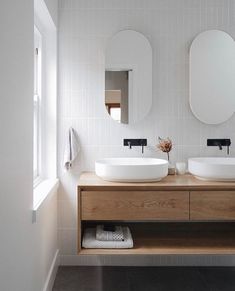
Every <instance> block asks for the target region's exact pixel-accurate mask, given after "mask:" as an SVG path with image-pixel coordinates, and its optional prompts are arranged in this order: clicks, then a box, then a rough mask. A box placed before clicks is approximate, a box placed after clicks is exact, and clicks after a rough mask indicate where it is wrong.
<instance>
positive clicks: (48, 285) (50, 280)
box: [43, 250, 59, 291]
mask: <svg viewBox="0 0 235 291" xmlns="http://www.w3.org/2000/svg"><path fill="white" fill-rule="evenodd" d="M58 267H59V250H57V251H56V253H55V256H54V259H53V261H52V264H51V267H50V270H49V272H48V275H47V279H46V282H45V285H44V288H43V291H52V287H53V284H54V281H55V277H56V273H57V270H58Z"/></svg>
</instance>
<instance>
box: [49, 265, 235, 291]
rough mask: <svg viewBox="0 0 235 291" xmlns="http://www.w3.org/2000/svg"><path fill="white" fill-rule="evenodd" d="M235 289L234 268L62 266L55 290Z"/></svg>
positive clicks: (199, 290) (186, 290) (154, 290)
mask: <svg viewBox="0 0 235 291" xmlns="http://www.w3.org/2000/svg"><path fill="white" fill-rule="evenodd" d="M204 290H205V291H235V268H231V267H210V268H208V267H60V268H59V270H58V273H57V276H56V280H55V284H54V287H53V291H204Z"/></svg>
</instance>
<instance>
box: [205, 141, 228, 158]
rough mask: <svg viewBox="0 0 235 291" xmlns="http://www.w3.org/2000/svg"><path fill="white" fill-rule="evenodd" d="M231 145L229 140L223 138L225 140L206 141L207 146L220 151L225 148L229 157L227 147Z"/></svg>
mask: <svg viewBox="0 0 235 291" xmlns="http://www.w3.org/2000/svg"><path fill="white" fill-rule="evenodd" d="M230 145H231V139H230V138H225V139H219V138H217V139H208V140H207V146H217V147H219V149H220V150H222V148H223V146H226V147H227V154H228V155H229V147H230Z"/></svg>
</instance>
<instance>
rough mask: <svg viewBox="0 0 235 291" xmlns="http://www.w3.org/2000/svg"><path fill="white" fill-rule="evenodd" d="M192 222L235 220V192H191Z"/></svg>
mask: <svg viewBox="0 0 235 291" xmlns="http://www.w3.org/2000/svg"><path fill="white" fill-rule="evenodd" d="M190 220H235V191H192V192H190Z"/></svg>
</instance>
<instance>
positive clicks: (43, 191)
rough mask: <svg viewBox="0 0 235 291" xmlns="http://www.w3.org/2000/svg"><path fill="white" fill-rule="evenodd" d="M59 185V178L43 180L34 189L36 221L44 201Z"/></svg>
mask: <svg viewBox="0 0 235 291" xmlns="http://www.w3.org/2000/svg"><path fill="white" fill-rule="evenodd" d="M58 186H59V180H58V179H47V180H43V181H42V182H41V183H40V184H38V185H37V187H35V188H34V190H33V222H36V213H37V211H38V210H39V208H40V207H41V206H42V204H43V203H44V201H45V200H46V199H47V198H48V197H49V196H50V195H51V194H53V193H54V192H55V191H56V190H57V189H58Z"/></svg>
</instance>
